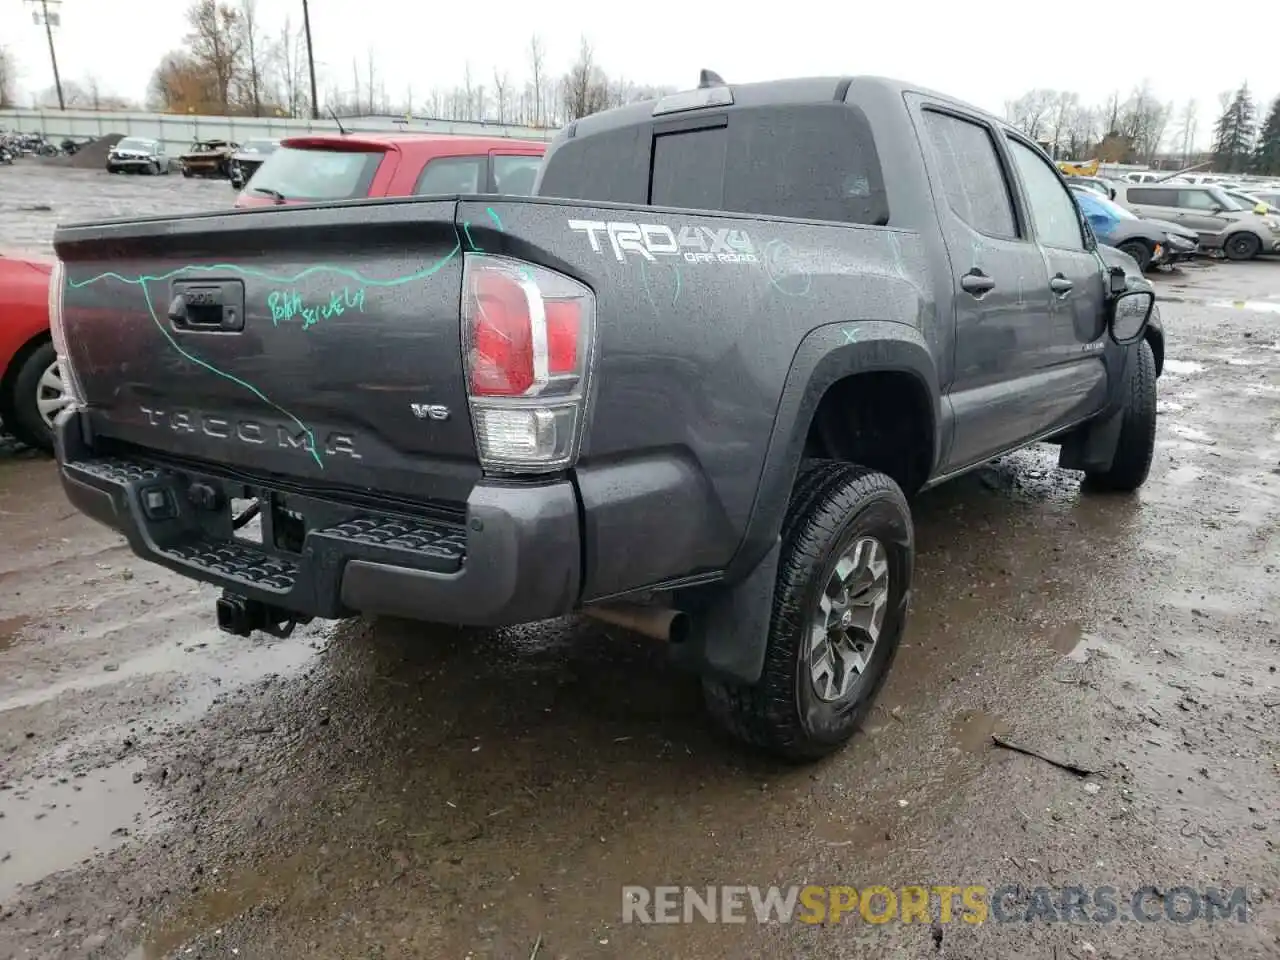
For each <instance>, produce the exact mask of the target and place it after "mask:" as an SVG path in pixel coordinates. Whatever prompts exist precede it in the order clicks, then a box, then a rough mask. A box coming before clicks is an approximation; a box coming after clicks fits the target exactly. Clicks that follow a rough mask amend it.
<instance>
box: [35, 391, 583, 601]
mask: <svg viewBox="0 0 1280 960" xmlns="http://www.w3.org/2000/svg"><path fill="white" fill-rule="evenodd" d="M85 435H86V434H85V433H84V430H83V427H82V425H81V420H80V417H79V415H76V414H70V415H64V416H63V417H62V418H60V419H59V421H58V424H57V430H56V436H57V447H58V461H59V469H60V476H61V481H62V486H63V489H64V490H65V491H66V494H67V497H68V499H69V500H70V501H71V503H72V504H73V505H74V506H75V507H76V508H77V509H79V510H80V511H82V512H83V513H85V514H87V515H88V516H90V517H92V518H94V519H95V520H98V521H99V522H101V523H103V524H106V525H107V526H109V527H112V528H113V529H115V530H118V531H120V532H121V533H122V534H124V536H125V537H126V538H127V539H128V541H129V545H130V547H131V548H132V549H133V551H134V552H135V553H136V554H137V555H138V556H140V557H142V558H144V559H146V560H150V561H152V562H154V563H157V564H160V565H161V566H164V567H168V568H169V569H171V570H174V571H176V572H178V573H181V574H184V575H186V576H188V577H191V578H193V579H196V580H200V581H203V582H205V583H210V584H214V585H216V586H221V587H223V588H224V589H226V590H228V591H231V592H233V593H236V594H239V595H241V596H245V597H248V598H250V599H253V600H258V601H260V602H262V603H266V604H270V605H272V606H274V607H278V608H281V609H284V610H288V611H292V612H294V613H297V614H300V615H303V616H316V617H329V618H336V617H344V616H350V615H352V614H356V613H376V614H390V615H393V616H402V617H407V618H410V619H414V620H425V621H433V622H444V623H456V624H467V625H475V626H501V625H505V624H513V623H526V622H529V621H532V620H541V619H545V618H549V617H555V616H560V615H562V614H565V613H568V612H570V611H571V610H572V609H573V608H574V606H575V603H576V600H577V597H578V594H579V588H580V583H579V579H580V566H581V538H580V530H579V520H578V503H577V498H576V496H575V493H574V490H573V487H572V485H571V484H570V483H569V482H567V481H559V482H552V483H546V484H539V485H523V484H521V485H515V484H510V485H502V484H494V483H485V482H482V483H480V484H477V485H476V487H475V488H474V489H473V491H472V493H471V496H470V497H469V499H468V501H467V504H466V511H465V515H463V516H452V517H439V518H437V517H423V516H418V515H409V514H408V513H402V512H395V511H394V510H386V509H371V508H368V507H364V506H358V505H351V504H344V503H339V502H335V501H333V500H327V499H318V498H313V497H309V496H303V495H299V494H296V493H284V492H281V491H276V490H272V489H270V488H267V487H257V486H255V487H253V488H249V487H246V486H245V485H244V484H242V483H240V482H239V481H231V480H227V479H225V478H224V477H217V476H209V475H204V474H201V473H199V472H196V471H192V470H189V469H187V468H185V467H175V466H167V465H162V464H158V463H150V462H146V461H143V460H136V461H135V460H124V459H120V458H115V457H103V456H100V455H95V454H94V453H93V452H92V451H91V450H90V449H89V448H88V446H87V444H86V443H85V440H84V437H85ZM193 484H194V485H197V490H198V492H199V496H193ZM246 496H255V497H262V498H265V499H268V500H270V501H271V502H274V503H275V504H276V505H277V506H278V507H279V510H280V515H281V516H288V517H290V518H292V519H290V520H289V522H290V523H297V518H299V517H300V518H301V520H302V522H303V523H305V535H304V537H303V539H302V540H301V543H300V549H298V550H296V551H289V550H280V549H277V548H276V547H275V546H274V543H275V542H276V540H277V538H276V536H275V535H274V534H273V528H274V526H275V525H276V524H277V523H279V522H280V521H279V520H278V519H277V512H276V511H275V510H274V509H267V508H264V510H263V514H262V529H263V535H262V538H261V539H262V543H261V544H259V543H251V542H248V541H246V540H242V539H240V538H238V537H236V536H235V534H234V533H233V530H232V524H231V506H230V501H231V500H232V499H238V498H243V497H246ZM295 529H297V530H298V531H299V532H301V530H302V529H303V528H301V527H297V528H295ZM268 544H271V545H270V546H268Z"/></svg>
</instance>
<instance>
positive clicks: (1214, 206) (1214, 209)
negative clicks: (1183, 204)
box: [1209, 203, 1223, 213]
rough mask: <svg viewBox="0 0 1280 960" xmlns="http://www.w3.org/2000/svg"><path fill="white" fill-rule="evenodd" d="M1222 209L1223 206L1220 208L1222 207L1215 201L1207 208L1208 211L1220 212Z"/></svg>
mask: <svg viewBox="0 0 1280 960" xmlns="http://www.w3.org/2000/svg"><path fill="white" fill-rule="evenodd" d="M1222 210H1223V208H1222V207H1220V206H1218V205H1217V204H1216V203H1215V204H1214V205H1213V206H1212V207H1210V208H1209V212H1210V213H1221V212H1222Z"/></svg>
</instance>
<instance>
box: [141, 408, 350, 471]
mask: <svg viewBox="0 0 1280 960" xmlns="http://www.w3.org/2000/svg"><path fill="white" fill-rule="evenodd" d="M138 409H139V410H140V411H142V415H143V416H144V417H146V420H147V423H148V424H150V425H151V426H153V427H155V428H157V429H160V430H164V429H169V430H172V431H173V432H174V433H192V434H199V435H200V436H202V437H209V438H210V439H212V440H227V441H230V442H232V443H247V444H253V445H254V446H272V447H279V448H280V449H283V450H297V451H299V452H301V453H305V454H307V455H308V456H310V455H311V454H313V453H314V452H315V451H313V450H312V448H311V438H310V436H309V435H308V433H307V431H306V430H300V429H298V427H297V425H296V424H295V425H285V424H282V423H278V422H277V423H272V422H269V421H266V420H245V419H242V418H239V417H234V418H233V417H220V416H217V415H216V414H212V413H203V412H201V411H199V410H191V409H183V410H157V409H153V408H151V407H139V408H138ZM323 452H324V453H326V454H329V455H330V456H333V455H335V454H344V455H345V456H348V457H350V458H351V459H352V460H362V459H364V457H363V455H362V454H360V453H358V452H357V451H356V444H355V439H354V438H353V437H352V436H351V435H350V434H347V433H331V434H329V436H328V437H327V438H326V439H325V444H324V451H323Z"/></svg>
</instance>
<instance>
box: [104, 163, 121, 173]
mask: <svg viewBox="0 0 1280 960" xmlns="http://www.w3.org/2000/svg"><path fill="white" fill-rule="evenodd" d="M119 172H120V168H119V167H117V166H114V165H112V164H108V165H107V173H119Z"/></svg>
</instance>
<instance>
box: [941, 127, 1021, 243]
mask: <svg viewBox="0 0 1280 960" xmlns="http://www.w3.org/2000/svg"><path fill="white" fill-rule="evenodd" d="M924 122H925V129H926V130H927V131H928V134H929V140H930V142H931V143H932V144H933V149H934V152H935V153H936V155H937V158H938V164H939V166H940V168H941V170H940V172H941V177H942V187H943V190H944V191H945V192H946V195H947V203H948V205H949V206H950V207H951V209H952V210H954V211H955V213H956V216H958V217H959V218H960V219H961V220H963V221H964V222H965V223H967V224H968V225H969V226H971V227H973V229H975V230H977V231H978V232H979V233H984V234H986V235H987V236H990V237H1002V238H1005V239H1014V238H1016V237H1017V236H1018V227H1017V222H1018V221H1017V219H1016V217H1015V216H1014V213H1013V202H1012V200H1011V199H1010V197H1009V184H1008V181H1007V180H1005V176H1004V168H1003V167H1002V166H1001V164H1000V155H999V154H998V153H997V152H996V145H995V141H994V140H992V139H991V132H990V131H989V130H988V129H987V128H986V127H985V126H983V125H982V124H978V123H973V122H971V121H969V120H962V119H961V118H960V117H955V116H952V115H951V114H949V113H939V112H938V111H936V110H925V111H924Z"/></svg>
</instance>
